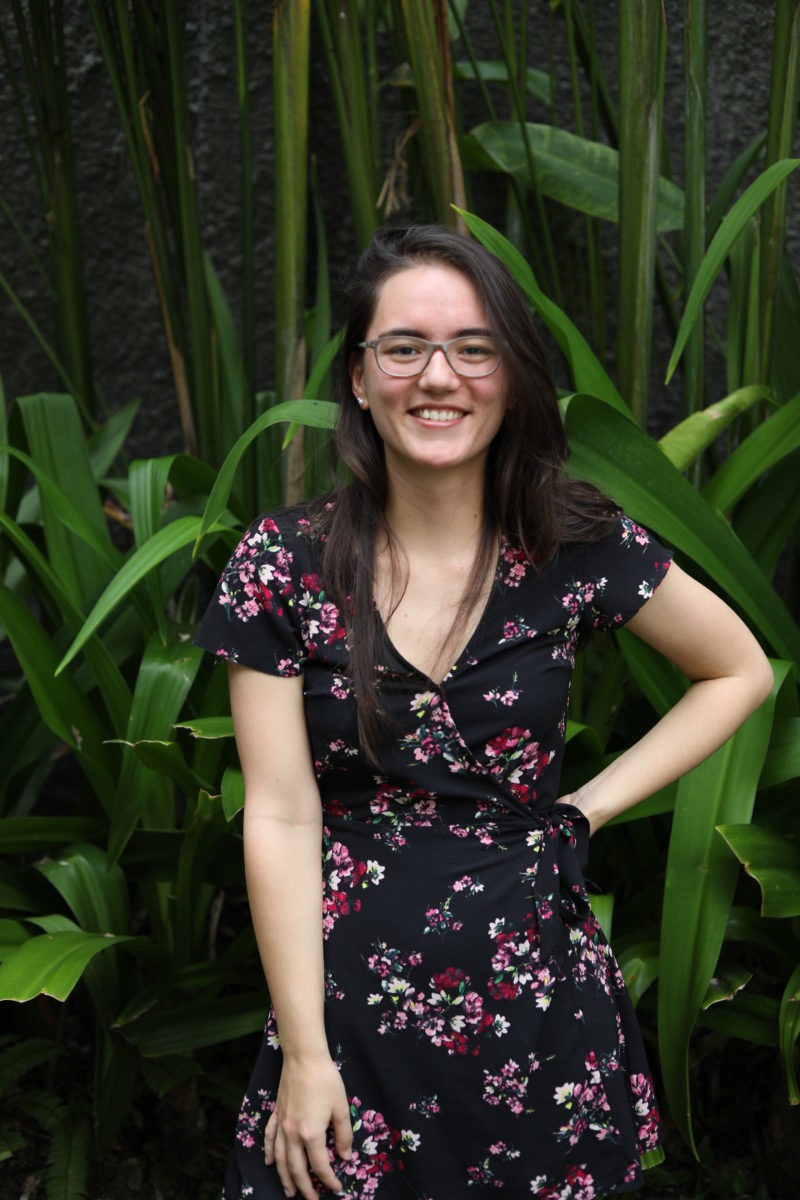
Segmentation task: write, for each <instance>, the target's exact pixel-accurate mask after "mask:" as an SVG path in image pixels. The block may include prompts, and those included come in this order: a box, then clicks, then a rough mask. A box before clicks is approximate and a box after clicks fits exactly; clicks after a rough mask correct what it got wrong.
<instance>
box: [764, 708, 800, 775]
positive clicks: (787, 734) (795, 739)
mask: <svg viewBox="0 0 800 1200" xmlns="http://www.w3.org/2000/svg"><path fill="white" fill-rule="evenodd" d="M799 776H800V717H784V718H783V720H780V721H776V722H775V724H774V725H773V727H772V737H771V738H770V743H769V750H768V751H767V759H766V762H765V763H764V770H763V771H762V772H761V779H760V781H759V787H762V788H768V787H775V786H776V785H777V784H779V783H787V782H788V781H789V780H790V779H797V778H798V777H799Z"/></svg>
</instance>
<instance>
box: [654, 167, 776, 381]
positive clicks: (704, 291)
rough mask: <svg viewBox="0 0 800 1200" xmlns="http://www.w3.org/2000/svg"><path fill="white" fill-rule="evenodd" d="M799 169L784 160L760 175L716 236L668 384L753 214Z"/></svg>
mask: <svg viewBox="0 0 800 1200" xmlns="http://www.w3.org/2000/svg"><path fill="white" fill-rule="evenodd" d="M798 166H800V158H784V159H781V160H780V162H776V163H773V164H772V165H771V166H769V167H767V169H766V171H764V172H763V173H762V174H761V175H759V177H758V179H756V180H754V182H753V183H751V184H750V186H749V187H748V188H747V190H746V191H745V192H743V193H742V195H741V196H740V197H739V199H738V200H737V201H736V203H735V204H734V206H733V208H731V210H730V212H728V213H727V214H726V215H725V216H724V217H723V219H722V221H721V222H720V226H719V229H718V230H717V232H716V233H715V234H714V237H713V238H712V240H711V245H710V246H709V247H708V250H707V251H706V255H705V258H704V259H703V261H702V263H701V265H700V269H699V270H698V272H697V275H696V276H695V280H694V283H693V284H692V289H691V291H690V292H689V295H688V296H687V298H686V305H685V307H684V310H683V316H682V318H681V323H680V326H679V327H678V334H677V337H676V338H675V346H674V348H673V351H672V354H671V356H670V360H669V364H668V366H667V376H666V382H667V383H669V381H670V379H671V378H672V376H673V375H674V373H675V368H676V367H677V365H678V363H679V362H680V358H681V354H682V353H683V348H684V346H685V345H686V339H687V338H688V336H689V331H690V330H691V328H692V326H693V325H694V323H695V321H696V320H697V319H698V317H699V316H700V314H701V312H702V309H703V305H704V303H705V299H706V296H707V295H708V293H709V292H710V291H711V285H712V284H713V282H714V280H715V279H716V277H717V274H718V273H719V270H720V268H721V266H722V264H723V263H724V261H725V259H726V258H727V257H728V254H729V253H730V251H731V247H732V246H733V243H734V242H735V241H736V239H737V237H738V236H739V234H740V233H741V231H742V229H743V228H744V227H745V225H746V224H747V222H748V221H749V220H750V218H751V217H752V216H753V214H754V213H755V212H757V211H758V209H759V208H760V207H761V205H762V204H763V203H764V201H765V200H766V198H767V196H769V195H771V194H772V192H774V191H775V188H776V187H778V186H779V184H781V183H782V182H783V180H784V179H786V178H787V176H789V175H790V174H791V173H792V171H794V170H795V169H796V168H797V167H798Z"/></svg>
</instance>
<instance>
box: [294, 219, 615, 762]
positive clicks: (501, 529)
mask: <svg viewBox="0 0 800 1200" xmlns="http://www.w3.org/2000/svg"><path fill="white" fill-rule="evenodd" d="M426 264H436V265H445V266H448V267H453V268H455V269H456V270H457V271H460V272H461V274H462V275H465V276H466V278H467V279H469V281H470V283H471V284H472V286H473V287H474V289H475V292H476V294H477V296H478V298H479V299H480V301H481V303H482V305H483V308H484V310H485V312H486V315H487V317H488V318H489V321H490V324H491V326H492V329H493V332H494V334H495V336H496V337H497V339H498V341H499V342H501V343H502V346H503V363H504V367H505V371H506V378H507V380H508V392H507V409H506V414H505V417H504V420H503V424H502V426H501V428H500V430H499V431H498V433H497V435H496V436H495V438H494V441H493V442H492V445H491V447H490V449H489V456H488V460H487V467H486V472H487V477H486V487H485V491H484V494H485V509H484V522H483V536H482V539H481V544H480V546H479V549H478V553H477V555H476V559H475V563H474V566H473V570H472V575H471V578H470V582H469V583H468V585H467V588H466V590H465V594H464V596H463V597H462V600H461V605H460V607H459V610H458V613H457V614H456V618H455V623H454V629H457V628H458V627H459V626H461V625H463V623H464V622H465V620H466V618H467V616H468V615H469V613H470V612H471V611H472V609H473V607H474V605H475V603H476V601H477V598H478V596H479V594H480V592H481V589H482V587H483V585H484V581H485V579H486V576H487V573H488V571H489V569H490V565H491V561H492V556H493V554H494V553H495V550H496V541H497V536H498V534H504V535H505V536H506V537H510V538H512V539H516V540H517V541H518V542H519V543H520V545H521V546H522V547H523V548H524V550H525V553H526V554H527V556H528V558H529V559H530V560H531V562H532V563H533V564H534V566H536V567H538V568H541V567H542V566H543V565H545V564H546V563H548V562H549V561H550V560H552V558H553V557H554V556H555V554H556V553H557V552H558V547H559V546H560V545H562V544H565V543H568V542H588V541H594V540H597V539H598V538H600V537H603V536H604V535H605V534H607V533H608V532H610V530H611V528H612V526H613V519H614V516H615V514H616V513H617V512H618V509H617V507H616V505H614V503H613V502H612V501H611V500H609V499H607V498H606V497H605V496H603V495H601V493H600V492H598V491H597V490H596V488H594V487H592V486H591V485H589V484H586V483H578V482H575V481H572V480H569V479H567V478H566V476H565V475H564V472H563V467H564V463H565V461H566V458H567V453H568V448H567V440H566V436H565V433H564V427H563V423H562V421H561V414H560V412H559V409H558V403H557V399H556V393H555V387H554V385H553V381H552V379H551V376H550V372H549V369H548V366H547V360H546V356H545V351H544V347H543V345H542V343H541V340H540V338H539V336H538V334H537V332H536V326H535V323H534V319H533V316H532V314H531V312H530V309H529V307H528V304H527V301H526V300H525V297H524V295H523V293H522V291H521V289H520V288H519V287H518V285H517V283H516V281H515V280H514V278H513V277H512V276H511V274H510V273H509V272H508V271H507V270H506V268H505V267H504V266H503V264H502V263H501V262H500V261H499V259H497V258H495V256H494V255H493V254H491V253H490V252H489V251H488V250H486V249H484V247H483V246H481V245H480V244H479V243H478V242H475V241H473V240H471V239H470V238H468V237H465V236H463V235H462V234H459V233H455V232H454V231H453V230H450V229H446V228H444V227H442V226H437V225H410V226H406V227H403V228H386V229H380V230H378V232H377V233H376V234H375V235H374V236H373V238H372V241H371V242H370V244H369V245H368V246H367V248H366V250H365V251H364V252H363V254H362V255H361V256H360V257H359V259H358V260H357V261H356V263H355V264H354V266H353V268H352V270H351V271H350V274H349V276H348V277H347V279H346V282H345V284H344V287H343V294H344V298H345V301H346V304H347V325H346V330H345V337H344V342H343V344H342V349H341V352H340V355H339V358H338V362H337V367H336V374H335V378H334V398H335V399H336V400H337V401H338V402H339V404H340V414H339V424H338V427H337V430H336V436H335V448H336V451H337V453H338V455H339V456H340V458H341V459H342V461H343V462H344V463H345V464H346V466H347V467H348V468H349V470H350V472H351V474H352V482H351V483H350V484H349V485H348V486H346V487H345V488H343V489H342V490H341V491H340V492H338V493H337V494H336V502H335V504H330V503H326V502H320V503H319V504H318V505H317V507H316V510H315V512H316V523H317V525H318V527H319V529H320V532H321V533H324V535H325V542H324V549H323V563H322V565H323V578H324V579H325V585H326V588H327V590H328V591H329V593H330V595H331V598H332V599H333V600H334V602H335V603H336V604H337V605H338V607H339V609H340V611H341V612H342V614H343V616H344V619H345V623H346V626H347V634H348V645H349V648H350V674H351V678H352V682H353V687H354V690H355V694H356V698H357V701H358V714H359V716H358V720H359V736H360V739H361V743H362V747H363V749H364V750H365V751H366V752H367V753H368V754H369V755H370V757H372V758H373V759H374V760H375V761H376V762H377V761H379V760H380V747H381V744H382V741H383V738H384V736H385V734H386V728H385V723H384V722H383V721H382V719H381V715H380V711H379V698H378V689H377V687H376V681H375V663H376V662H384V663H385V662H386V661H387V653H386V652H387V650H388V645H387V639H386V635H385V629H384V627H383V625H382V623H381V622H380V621H379V620H378V619H377V617H376V612H375V607H374V602H373V591H374V589H373V582H374V553H375V545H376V535H378V534H381V535H382V536H383V537H384V538H385V539H386V541H387V543H388V545H389V547H390V550H391V548H392V547H393V542H392V535H391V530H390V529H389V528H388V526H387V523H386V519H385V516H384V510H385V506H386V500H387V489H388V482H387V476H386V466H385V460H384V451H383V443H382V441H381V439H380V437H379V435H378V433H377V431H376V429H375V426H374V424H373V421H372V418H371V417H370V415H369V413H368V412H362V410H361V409H360V408H359V407H358V405H357V404H356V403H355V400H354V398H353V393H352V386H351V382H350V368H351V365H352V363H353V362H354V360H356V359H357V358H358V356H359V355H361V354H362V353H363V351H362V350H360V349H359V346H358V343H359V342H362V341H364V340H365V338H366V332H367V328H368V326H369V324H370V321H371V320H372V315H373V313H374V311H375V306H376V303H377V300H378V294H379V292H380V288H381V286H382V285H383V284H384V283H385V282H386V280H387V279H388V278H389V277H390V276H391V275H394V274H396V273H397V272H398V271H403V270H407V269H408V268H409V267H415V266H420V265H426ZM328 499H330V498H328ZM394 561H395V562H396V560H394ZM400 594H402V589H400Z"/></svg>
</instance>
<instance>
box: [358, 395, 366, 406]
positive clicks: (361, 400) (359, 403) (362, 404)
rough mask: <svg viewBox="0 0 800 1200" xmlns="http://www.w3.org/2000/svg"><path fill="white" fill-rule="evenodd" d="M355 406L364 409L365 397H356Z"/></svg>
mask: <svg viewBox="0 0 800 1200" xmlns="http://www.w3.org/2000/svg"><path fill="white" fill-rule="evenodd" d="M356 404H357V405H358V407H359V408H366V407H367V398H366V396H356Z"/></svg>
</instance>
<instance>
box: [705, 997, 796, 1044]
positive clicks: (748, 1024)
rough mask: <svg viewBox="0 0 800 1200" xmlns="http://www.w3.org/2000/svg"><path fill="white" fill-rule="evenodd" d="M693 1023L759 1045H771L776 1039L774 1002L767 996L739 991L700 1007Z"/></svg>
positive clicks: (725, 1035)
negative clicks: (735, 994) (712, 1003)
mask: <svg viewBox="0 0 800 1200" xmlns="http://www.w3.org/2000/svg"><path fill="white" fill-rule="evenodd" d="M697 1024H698V1025H701V1026H703V1028H705V1029H714V1030H716V1031H717V1032H718V1033H721V1034H722V1035H723V1037H726V1038H732V1037H737V1038H742V1039H743V1040H744V1041H746V1042H754V1043H755V1044H756V1045H760V1046H774V1045H775V1043H776V1042H777V1040H778V1004H777V1002H776V1001H775V1000H773V999H771V997H769V996H759V995H758V994H756V993H753V992H748V991H744V992H739V994H738V995H737V996H734V998H733V999H732V1000H730V1001H728V1003H727V1004H714V1005H712V1007H711V1008H707V1009H704V1010H703V1012H701V1013H700V1015H699V1017H698V1018H697Z"/></svg>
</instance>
